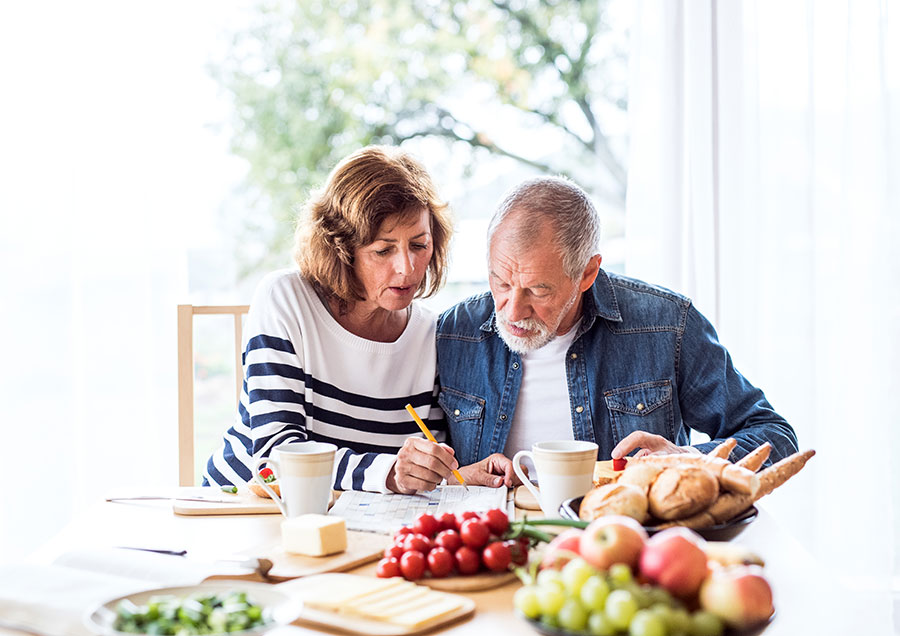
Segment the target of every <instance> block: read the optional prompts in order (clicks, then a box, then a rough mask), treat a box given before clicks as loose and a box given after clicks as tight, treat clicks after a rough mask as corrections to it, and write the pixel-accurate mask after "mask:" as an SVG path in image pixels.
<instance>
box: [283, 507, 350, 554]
mask: <svg viewBox="0 0 900 636" xmlns="http://www.w3.org/2000/svg"><path fill="white" fill-rule="evenodd" d="M281 542H282V545H283V546H284V551H285V552H290V553H293V554H303V555H306V556H314V557H318V556H326V555H329V554H337V553H338V552H343V551H344V550H346V549H347V524H346V523H345V522H344V520H343V519H341V518H340V517H331V516H328V515H316V514H308V515H300V516H299V517H291V518H290V519H285V520H284V521H282V522H281Z"/></svg>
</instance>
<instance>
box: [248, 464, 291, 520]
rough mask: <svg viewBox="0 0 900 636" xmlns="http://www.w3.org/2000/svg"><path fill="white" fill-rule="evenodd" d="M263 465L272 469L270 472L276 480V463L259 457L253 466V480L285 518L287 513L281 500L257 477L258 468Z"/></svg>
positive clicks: (277, 471)
mask: <svg viewBox="0 0 900 636" xmlns="http://www.w3.org/2000/svg"><path fill="white" fill-rule="evenodd" d="M263 464H268V465H269V468H271V469H272V472H273V473H275V478H276V479H278V473H279V470H278V462H276V461H275V460H274V459H272V458H271V457H260V458H259V459H257V460H256V463H255V464H254V465H253V479H255V480H256V483H258V484H259V485H260V486H262V489H263V490H265V491H266V492H267V493H269V496H270V497H271V498H272V501H274V502H275V505H277V506H278V509H279V510H280V511H281V514H283V515H284V516H285V517H287V516H288V513H287V508H286V507H285V505H284V500H283V499H281V497H279V496H278V495H276V494H275V491H274V490H272V487H271V486H270V485H269V484H267V483H266V482H264V481H263V480H262V478H261V477H260V476H259V469H260V466H262V465H263Z"/></svg>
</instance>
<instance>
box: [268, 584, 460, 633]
mask: <svg viewBox="0 0 900 636" xmlns="http://www.w3.org/2000/svg"><path fill="white" fill-rule="evenodd" d="M337 576H353V575H341V574H323V575H319V576H308V577H304V578H302V579H296V580H294V581H288V582H287V583H282V584H280V585H278V586H277V588H278V589H280V590H281V591H283V592H284V593H286V594H289V595H290V596H293V597H295V598H298V599H300V600H301V601H302V600H303V598H304V596H305V595H306V594H309V593H310V591H311V590H317V589H318V587H319V586H321V585H323V584H324V583H325V582H326V581H328V577H337ZM458 599H459V600H460V602H461V604H462V606H461V607H460V608H459V609H458V610H456V611H454V612H452V613H450V614H447V615H445V616H442V617H440V618H437V619H435V620H434V621H432V622H429V623H427V624H425V625H421V626H419V627H415V628H410V627H406V626H403V625H397V624H393V623H390V622H387V621H381V620H373V619H368V618H363V617H360V616H354V615H351V614H339V613H336V612H329V611H325V610H322V609H315V608H311V607H309V606H307V605H305V604H304V605H303V606H302V609H301V613H300V617H299V618H298V619H297V620H296V621H294V624H296V625H312V626H315V627H325V628H328V629H331V630H336V631H339V632H345V633H348V634H364V635H367V636H411V635H412V634H421V633H423V632H430V631H432V630H434V629H437V628H440V627H443V626H445V625H447V624H450V623H454V622H457V621H460V620H463V619H465V618H468V617H469V616H471V615H472V614H474V613H475V601H473V600H472V599H470V598H466V597H458Z"/></svg>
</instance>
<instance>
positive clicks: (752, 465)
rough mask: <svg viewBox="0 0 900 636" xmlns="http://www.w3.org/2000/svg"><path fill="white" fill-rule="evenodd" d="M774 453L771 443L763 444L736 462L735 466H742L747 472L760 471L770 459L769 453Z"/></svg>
mask: <svg viewBox="0 0 900 636" xmlns="http://www.w3.org/2000/svg"><path fill="white" fill-rule="evenodd" d="M771 452H772V445H771V444H770V443H769V442H766V443H765V444H761V445H759V446H757V447H756V448H754V449H753V450H752V451H751V452H749V453H747V455H746V456H745V457H744V458H743V459H740V460H738V461H737V462H735V466H741V467H743V468H746V469H747V470H752V471H753V472H756V471H757V470H759V467H760V466H762V465H763V464H764V463H765V462H766V460H767V459H769V453H771Z"/></svg>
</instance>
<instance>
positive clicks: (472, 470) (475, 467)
mask: <svg viewBox="0 0 900 636" xmlns="http://www.w3.org/2000/svg"><path fill="white" fill-rule="evenodd" d="M459 472H460V474H461V475H462V476H463V479H465V480H466V483H467V484H468V485H470V486H492V487H494V488H496V487H498V486H501V485H505V486H506V487H507V488H512V487H513V486H518V485H519V484H521V483H522V482H521V481H520V480H519V478H518V477H517V476H516V473H515V472H514V471H513V465H512V460H511V459H510V458H509V457H507V456H506V455H503V454H501V453H494V454H493V455H488V456H487V457H485V458H484V459H482V460H481V461H480V462H476V463H474V464H469V465H468V466H463V467H462V468H460V469H459Z"/></svg>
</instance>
